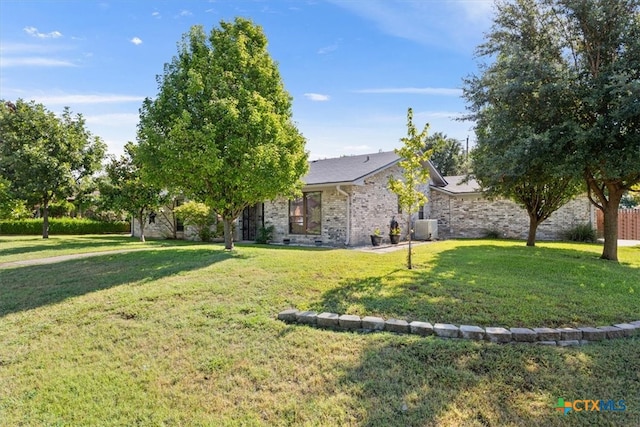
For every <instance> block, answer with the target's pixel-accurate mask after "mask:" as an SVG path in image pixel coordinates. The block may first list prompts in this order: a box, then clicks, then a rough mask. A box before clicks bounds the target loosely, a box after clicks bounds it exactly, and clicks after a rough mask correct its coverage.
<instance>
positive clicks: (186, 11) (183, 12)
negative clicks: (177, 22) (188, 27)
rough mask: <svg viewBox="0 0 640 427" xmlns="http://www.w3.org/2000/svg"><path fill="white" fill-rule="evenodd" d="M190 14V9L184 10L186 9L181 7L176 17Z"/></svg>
mask: <svg viewBox="0 0 640 427" xmlns="http://www.w3.org/2000/svg"><path fill="white" fill-rule="evenodd" d="M191 15H193V13H191V11H190V10H186V9H183V10H181V11H180V13H178V17H184V16H191Z"/></svg>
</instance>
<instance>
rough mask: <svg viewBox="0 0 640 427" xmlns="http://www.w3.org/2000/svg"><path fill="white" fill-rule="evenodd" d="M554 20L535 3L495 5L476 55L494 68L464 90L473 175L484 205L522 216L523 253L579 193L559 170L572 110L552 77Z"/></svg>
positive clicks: (556, 52) (559, 77) (556, 59)
mask: <svg viewBox="0 0 640 427" xmlns="http://www.w3.org/2000/svg"><path fill="white" fill-rule="evenodd" d="M553 19H554V14H553V13H552V11H551V10H543V9H541V8H539V7H537V5H536V3H535V0H519V1H517V2H514V3H501V4H500V5H499V6H498V16H497V17H496V21H495V24H494V29H493V32H492V33H490V34H489V36H488V38H487V41H486V43H485V44H484V45H481V46H480V47H479V49H478V53H479V54H480V55H482V56H489V57H493V56H495V61H494V63H493V64H491V65H490V66H488V67H486V68H484V70H483V71H484V72H483V74H482V75H481V76H480V77H474V78H470V79H467V80H466V82H465V83H466V85H465V91H464V95H465V97H466V98H467V100H468V101H469V102H470V107H469V108H470V110H471V111H472V114H471V117H472V118H473V119H475V120H476V135H477V138H478V140H477V144H476V149H475V150H474V152H473V155H472V170H473V175H474V176H475V177H476V178H477V180H478V182H479V183H480V185H481V187H482V188H483V190H484V191H485V193H486V194H487V195H488V196H489V197H498V196H502V197H506V198H509V199H511V200H513V201H515V202H516V203H518V204H519V205H521V206H522V207H523V208H525V209H526V211H527V214H528V216H529V232H528V236H527V246H535V240H536V231H537V229H538V226H539V225H540V224H541V223H542V222H543V221H544V220H546V219H547V218H549V216H551V214H552V213H553V212H555V211H556V210H558V209H559V208H560V207H562V205H564V204H565V203H567V202H568V201H569V200H571V199H572V198H573V197H575V196H576V195H577V194H578V192H579V191H580V185H579V184H580V178H579V177H577V176H576V174H574V173H572V171H571V170H570V169H567V168H566V167H564V166H562V165H561V163H559V162H558V159H561V158H562V146H561V145H559V144H558V143H557V139H558V133H559V132H561V131H562V129H563V123H564V121H565V120H566V116H567V115H570V114H571V109H572V107H573V104H572V102H571V97H570V96H568V94H566V93H565V92H564V91H566V90H567V88H566V86H564V85H563V84H562V83H563V82H564V78H565V75H564V74H562V73H559V72H558V70H559V69H562V68H563V66H564V65H565V62H564V58H563V57H562V55H561V49H562V47H561V45H560V44H559V43H558V41H559V34H558V32H557V30H558V29H557V27H556V26H554V25H552V20H553ZM556 129H560V131H558V130H556Z"/></svg>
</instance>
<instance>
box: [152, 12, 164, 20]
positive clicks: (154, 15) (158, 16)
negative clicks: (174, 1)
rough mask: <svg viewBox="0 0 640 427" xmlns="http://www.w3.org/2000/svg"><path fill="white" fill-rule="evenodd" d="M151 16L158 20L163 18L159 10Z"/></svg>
mask: <svg viewBox="0 0 640 427" xmlns="http://www.w3.org/2000/svg"><path fill="white" fill-rule="evenodd" d="M151 16H153V17H154V18H158V19H160V18H162V16H161V15H160V12H158V11H157V10H156V11H155V12H153V13H152V14H151Z"/></svg>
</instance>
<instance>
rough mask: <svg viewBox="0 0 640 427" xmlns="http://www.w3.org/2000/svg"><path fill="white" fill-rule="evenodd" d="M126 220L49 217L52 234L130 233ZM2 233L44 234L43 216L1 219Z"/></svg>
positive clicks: (0, 227) (0, 228)
mask: <svg viewBox="0 0 640 427" xmlns="http://www.w3.org/2000/svg"><path fill="white" fill-rule="evenodd" d="M130 230H131V228H130V225H129V223H128V222H126V221H117V222H101V221H93V220H90V219H74V218H49V233H50V234H105V233H128V232H129V231H130ZM0 234H19V235H38V234H42V218H36V219H21V220H4V221H0Z"/></svg>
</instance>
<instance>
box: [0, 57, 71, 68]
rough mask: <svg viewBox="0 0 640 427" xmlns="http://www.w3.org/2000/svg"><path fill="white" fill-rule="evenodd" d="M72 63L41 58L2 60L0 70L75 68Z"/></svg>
mask: <svg viewBox="0 0 640 427" xmlns="http://www.w3.org/2000/svg"><path fill="white" fill-rule="evenodd" d="M75 66H76V65H75V64H74V63H72V62H69V61H66V60H62V59H53V58H41V57H26V58H2V61H0V68H8V67H75Z"/></svg>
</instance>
